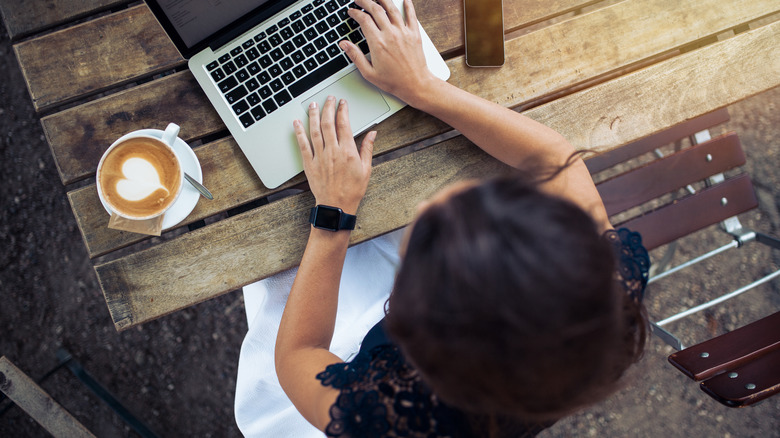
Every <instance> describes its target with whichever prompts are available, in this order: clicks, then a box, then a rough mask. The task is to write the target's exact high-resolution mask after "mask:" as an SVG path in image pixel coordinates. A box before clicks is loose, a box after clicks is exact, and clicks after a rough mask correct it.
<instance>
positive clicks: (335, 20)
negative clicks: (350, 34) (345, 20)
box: [325, 14, 341, 27]
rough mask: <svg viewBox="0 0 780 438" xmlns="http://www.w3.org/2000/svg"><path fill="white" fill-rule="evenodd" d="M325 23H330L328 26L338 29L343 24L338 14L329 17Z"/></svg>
mask: <svg viewBox="0 0 780 438" xmlns="http://www.w3.org/2000/svg"><path fill="white" fill-rule="evenodd" d="M325 22H326V23H328V26H330V27H336V26H338V25H339V23H341V20H339V16H338V15H336V14H331V15H329V16H328V18H326V19H325Z"/></svg>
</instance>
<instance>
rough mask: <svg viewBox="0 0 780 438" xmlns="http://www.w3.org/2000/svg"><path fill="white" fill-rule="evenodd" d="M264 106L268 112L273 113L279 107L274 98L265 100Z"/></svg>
mask: <svg viewBox="0 0 780 438" xmlns="http://www.w3.org/2000/svg"><path fill="white" fill-rule="evenodd" d="M263 108H264V109H265V112H266V113H268V114H271V113H272V112H274V111H276V108H277V107H276V104H275V103H274V101H273V99H268V100H266V101H265V102H263Z"/></svg>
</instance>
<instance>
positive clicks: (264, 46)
mask: <svg viewBox="0 0 780 438" xmlns="http://www.w3.org/2000/svg"><path fill="white" fill-rule="evenodd" d="M257 48H258V49H260V54H263V53H268V51H269V50H271V44H269V43H268V41H261V42H260V44H258V45H257Z"/></svg>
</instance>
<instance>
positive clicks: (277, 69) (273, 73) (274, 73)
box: [267, 64, 283, 78]
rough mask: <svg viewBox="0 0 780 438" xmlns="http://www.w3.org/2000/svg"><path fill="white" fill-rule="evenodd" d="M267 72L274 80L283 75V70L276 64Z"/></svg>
mask: <svg viewBox="0 0 780 438" xmlns="http://www.w3.org/2000/svg"><path fill="white" fill-rule="evenodd" d="M267 71H268V73H270V74H271V77H272V78H275V77H277V76H279V75H280V74H282V71H283V70H282V67H281V66H279V65H278V64H274V65H272V66H271V67H269V68H268V70H267Z"/></svg>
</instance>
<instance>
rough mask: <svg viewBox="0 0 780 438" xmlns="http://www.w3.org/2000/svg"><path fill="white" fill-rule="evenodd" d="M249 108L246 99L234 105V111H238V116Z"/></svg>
mask: <svg viewBox="0 0 780 438" xmlns="http://www.w3.org/2000/svg"><path fill="white" fill-rule="evenodd" d="M248 110H249V104H248V103H246V101H245V100H242V101H240V102H238V103H236V104H235V105H233V112H234V113H236V115H237V116H240V115H241V114H243V113H244V112H246V111H248Z"/></svg>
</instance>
